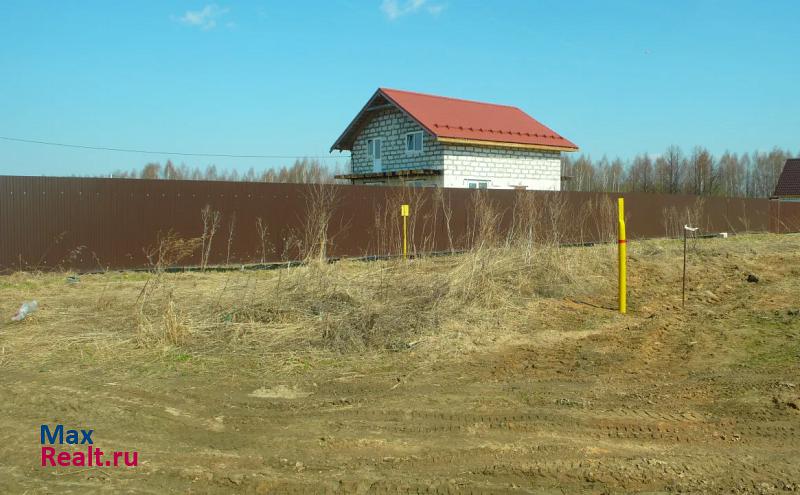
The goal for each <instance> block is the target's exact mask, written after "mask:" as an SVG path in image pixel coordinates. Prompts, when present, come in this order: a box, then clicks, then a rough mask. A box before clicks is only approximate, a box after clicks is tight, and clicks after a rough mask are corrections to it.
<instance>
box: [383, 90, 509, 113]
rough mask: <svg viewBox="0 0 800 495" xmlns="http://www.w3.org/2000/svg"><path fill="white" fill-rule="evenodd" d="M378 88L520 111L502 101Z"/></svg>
mask: <svg viewBox="0 0 800 495" xmlns="http://www.w3.org/2000/svg"><path fill="white" fill-rule="evenodd" d="M378 89H379V90H380V91H396V92H398V93H408V94H412V95H420V96H430V97H431V98H440V99H442V100H453V101H463V102H466V103H477V104H479V105H491V106H494V107H506V108H513V109H515V110H519V111H520V112H522V110H521V109H520V108H519V107H518V106H515V105H506V104H504V103H490V102H488V101H478V100H467V99H465V98H454V97H452V96H442V95H434V94H431V93H420V92H419V91H408V90H406V89H394V88H384V87H380V88H378ZM523 113H524V112H523Z"/></svg>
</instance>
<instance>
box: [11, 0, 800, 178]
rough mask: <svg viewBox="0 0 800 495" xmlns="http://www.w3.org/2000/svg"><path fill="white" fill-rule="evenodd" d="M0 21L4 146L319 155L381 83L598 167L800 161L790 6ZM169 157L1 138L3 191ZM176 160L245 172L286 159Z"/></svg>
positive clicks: (162, 12)
mask: <svg viewBox="0 0 800 495" xmlns="http://www.w3.org/2000/svg"><path fill="white" fill-rule="evenodd" d="M2 10H3V12H2V16H0V47H2V48H0V136H7V137H17V138H25V139H34V140H43V141H55V142H63V143H75V144H81V145H90V146H106V147H118V148H136V149H155V150H165V151H182V152H195V153H230V154H259V155H291V156H294V155H299V156H303V155H314V156H316V155H326V156H327V155H328V149H329V147H330V145H331V144H332V143H333V141H334V140H335V139H336V137H337V136H338V135H339V133H340V132H341V131H342V130H343V129H344V127H345V126H346V125H347V124H348V122H349V121H350V119H351V118H352V117H353V116H354V115H355V113H356V112H357V111H358V109H359V108H360V107H361V106H362V105H363V104H364V103H365V101H366V99H367V98H368V97H369V96H370V95H371V94H372V92H373V91H374V90H375V89H376V88H377V87H379V86H386V87H393V88H399V89H408V90H415V91H421V92H429V93H434V94H442V95H447V96H454V97H461V98H467V99H476V100H485V101H492V102H497V103H506V104H512V105H516V106H519V107H520V108H522V109H523V110H525V111H527V112H528V113H529V114H531V115H532V116H533V117H535V118H537V119H539V120H540V121H542V122H543V123H545V124H546V125H548V126H550V127H552V128H554V129H555V130H556V131H557V132H559V133H561V134H563V135H564V136H566V137H567V138H569V139H571V140H573V141H574V142H576V143H577V144H578V145H580V146H581V149H582V151H583V152H585V153H589V154H591V155H592V156H594V157H600V156H602V155H603V154H608V155H609V156H616V155H620V156H623V157H630V156H632V155H634V154H636V153H641V152H649V153H652V154H657V153H659V152H661V151H663V149H664V148H665V147H666V146H668V145H670V144H678V145H681V146H683V147H684V148H687V149H688V148H690V147H692V146H694V145H697V144H702V145H706V146H708V147H709V148H710V149H711V150H712V151H713V152H715V153H721V152H722V151H725V150H732V151H751V150H755V149H761V150H767V149H770V148H772V147H774V146H779V147H784V148H790V149H792V150H800V89H798V88H800V29H797V25H798V21H800V2H797V1H794V0H787V1H779V0H775V1H770V2H756V1H752V2H743V1H701V0H695V1H675V0H673V1H645V0H641V1H615V2H600V1H556V0H552V1H544V0H526V1H508V2H500V1H498V2H486V1H466V0H411V1H409V0H394V1H393V0H376V1H355V0H349V1H348V0H327V1H319V2H313V1H306V2H301V1H298V2H267V1H260V2H259V1H250V0H230V1H226V0H219V1H217V2H216V3H213V2H207V1H205V0H199V1H172V2H170V1H150V2H146V1H135V2H134V1H128V2H108V1H92V0H84V1H80V2H71V1H49V2H45V1H36V0H24V1H14V0H12V1H5V2H3V9H2ZM333 156H337V154H334V155H333ZM167 158H169V157H168V156H166V155H159V154H152V155H139V154H123V153H112V152H103V151H90V150H73V149H64V148H55V147H48V146H38V145H32V144H24V143H12V142H7V141H3V140H0V174H20V175H41V174H48V175H50V174H51V175H72V174H76V175H98V174H104V173H108V172H110V171H112V170H115V169H130V168H133V167H137V168H139V167H141V166H142V165H143V164H144V163H146V162H147V161H160V162H164V161H165V160H166V159H167ZM173 160H174V161H176V162H178V163H180V162H184V163H186V164H188V165H190V166H201V167H204V166H206V165H207V164H209V163H215V164H216V165H217V166H218V167H220V168H237V169H239V170H242V171H243V170H246V169H247V168H249V167H250V166H253V167H255V168H256V169H257V170H259V169H263V168H265V167H269V166H275V165H281V164H286V163H290V162H291V160H289V159H277V158H276V159H223V158H215V159H209V158H194V157H185V158H181V157H173ZM326 162H327V163H330V164H334V163H336V160H326Z"/></svg>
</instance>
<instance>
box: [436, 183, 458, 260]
mask: <svg viewBox="0 0 800 495" xmlns="http://www.w3.org/2000/svg"><path fill="white" fill-rule="evenodd" d="M434 201H435V202H436V203H437V204H438V205H439V206H440V207H441V210H442V216H443V217H444V227H445V232H447V245H448V246H449V249H450V252H451V253H453V252H455V246H454V244H453V230H452V227H451V221H452V218H453V207H452V205H451V204H450V196H449V195H447V197H445V194H444V190H443V189H442V188H440V187H437V188H436V191H434Z"/></svg>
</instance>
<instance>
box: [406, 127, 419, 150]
mask: <svg viewBox="0 0 800 495" xmlns="http://www.w3.org/2000/svg"><path fill="white" fill-rule="evenodd" d="M406 153H407V154H412V153H422V131H417V132H409V133H408V134H406Z"/></svg>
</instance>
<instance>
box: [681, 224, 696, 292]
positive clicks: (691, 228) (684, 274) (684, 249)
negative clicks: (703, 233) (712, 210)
mask: <svg viewBox="0 0 800 495" xmlns="http://www.w3.org/2000/svg"><path fill="white" fill-rule="evenodd" d="M697 229H698V227H694V228H693V227H689V226H688V225H684V226H683V292H682V294H681V297H682V301H681V308H685V307H686V232H695V231H696V230H697Z"/></svg>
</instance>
